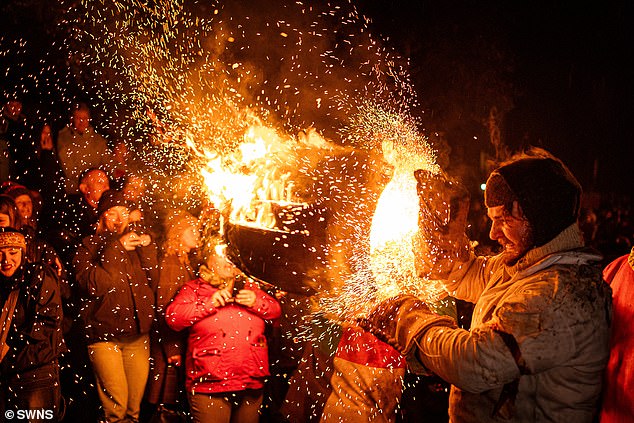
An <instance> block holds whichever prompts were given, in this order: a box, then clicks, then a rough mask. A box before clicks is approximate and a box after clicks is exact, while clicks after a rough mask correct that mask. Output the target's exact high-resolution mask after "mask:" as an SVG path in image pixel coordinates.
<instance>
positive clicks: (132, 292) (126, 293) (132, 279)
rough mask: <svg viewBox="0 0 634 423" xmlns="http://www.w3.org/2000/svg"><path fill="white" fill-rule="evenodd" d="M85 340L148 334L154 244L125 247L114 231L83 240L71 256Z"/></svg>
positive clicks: (154, 268)
mask: <svg viewBox="0 0 634 423" xmlns="http://www.w3.org/2000/svg"><path fill="white" fill-rule="evenodd" d="M73 265H74V268H75V275H76V278H77V284H78V287H79V290H80V295H81V297H82V300H81V301H82V307H81V312H80V315H81V319H82V321H83V323H84V325H85V327H86V335H87V337H88V342H89V343H93V342H98V341H108V340H111V339H112V338H114V337H121V336H134V335H140V334H147V333H149V332H150V327H151V326H152V319H153V318H154V290H153V287H154V284H155V283H156V281H157V280H158V265H157V259H156V246H155V244H154V243H152V244H150V245H149V246H147V247H138V248H137V249H136V250H134V251H126V250H125V249H124V248H123V246H122V245H121V243H120V242H119V236H116V235H91V236H88V237H86V238H84V239H83V240H82V243H81V245H80V246H79V247H78V248H77V253H76V254H75V259H74V260H73Z"/></svg>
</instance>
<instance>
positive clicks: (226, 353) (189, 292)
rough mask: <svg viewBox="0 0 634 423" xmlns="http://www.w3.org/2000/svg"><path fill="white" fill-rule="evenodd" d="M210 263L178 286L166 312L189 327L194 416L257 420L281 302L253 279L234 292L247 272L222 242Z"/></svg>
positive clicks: (176, 324)
mask: <svg viewBox="0 0 634 423" xmlns="http://www.w3.org/2000/svg"><path fill="white" fill-rule="evenodd" d="M208 269H209V272H208V274H207V275H205V277H204V278H202V277H201V278H198V279H195V280H193V281H190V282H188V283H186V284H185V285H184V286H183V287H182V288H181V289H180V290H179V292H178V293H177V294H176V296H175V297H174V299H173V301H172V303H171V304H170V305H169V306H168V307H167V310H166V313H165V319H166V321H167V324H168V325H169V326H170V327H171V328H172V329H174V330H177V331H180V330H183V329H185V328H189V337H188V341H187V356H186V359H185V368H186V372H187V378H186V383H185V386H186V389H187V392H188V398H189V402H190V409H191V412H192V416H193V419H194V422H205V423H210V422H213V423H215V422H218V423H220V422H226V423H228V422H230V421H231V422H245V423H248V422H254V423H257V421H258V419H259V414H258V410H259V408H260V405H261V404H262V388H263V387H264V379H265V377H267V376H268V375H269V364H268V346H267V343H266V338H265V336H264V328H265V320H272V319H276V318H278V317H280V314H281V309H280V305H279V304H278V302H277V301H276V300H275V299H274V298H272V297H271V296H269V295H268V294H267V293H265V292H264V291H262V290H261V289H259V288H258V286H257V284H256V283H255V282H254V281H251V280H246V282H245V285H244V288H242V289H236V290H235V291H237V292H234V289H233V288H234V284H235V282H236V280H240V278H242V277H243V275H242V274H241V273H240V271H239V270H238V269H236V267H235V266H234V265H233V264H232V263H231V262H230V261H229V260H228V259H227V258H226V256H225V255H224V253H223V252H222V251H221V250H220V249H219V248H216V250H215V254H214V255H212V257H211V258H210V259H209V261H208Z"/></svg>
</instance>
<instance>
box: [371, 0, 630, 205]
mask: <svg viewBox="0 0 634 423" xmlns="http://www.w3.org/2000/svg"><path fill="white" fill-rule="evenodd" d="M360 7H361V9H362V10H366V11H367V12H366V13H367V14H368V15H370V16H373V17H374V20H375V25H376V27H377V28H378V29H379V30H380V31H381V32H382V33H383V34H384V35H385V36H389V38H390V43H392V44H393V45H394V46H395V47H396V48H397V49H399V50H400V51H402V52H403V53H404V54H405V55H408V56H409V57H411V63H412V68H413V72H412V75H413V78H414V82H415V84H416V87H417V91H418V92H419V95H420V97H421V102H422V103H423V104H427V105H429V109H432V110H433V107H434V106H435V105H436V106H437V105H439V102H436V103H434V101H430V102H428V101H427V97H426V95H427V94H429V95H430V97H431V98H434V99H438V98H442V92H443V91H445V92H447V94H448V95H449V96H450V97H449V98H448V101H455V102H457V103H458V104H462V105H464V104H467V103H469V102H470V101H476V102H477V101H478V99H477V98H476V99H474V98H473V92H471V93H470V92H467V91H462V90H461V86H464V85H465V82H464V80H461V79H460V78H459V77H456V76H457V75H464V74H465V73H466V72H464V71H463V72H462V73H461V72H457V73H455V74H454V73H452V69H454V68H455V66H457V67H460V66H465V67H468V66H472V67H473V68H474V69H477V72H479V73H480V75H483V78H486V72H487V71H488V70H490V67H491V66H492V67H497V68H498V69H500V68H504V67H508V69H507V72H508V73H506V74H505V75H503V78H506V80H507V81H508V82H509V83H510V84H511V85H512V87H513V88H512V90H511V91H512V93H513V94H512V101H513V106H512V108H511V109H510V110H508V112H507V113H506V114H505V117H504V122H503V125H502V128H503V130H502V139H503V141H504V142H505V143H506V144H507V145H508V146H509V147H510V148H511V150H516V149H518V148H522V147H525V146H527V145H536V146H540V147H543V148H545V149H547V150H550V151H551V152H553V153H554V154H555V155H557V156H559V157H560V158H562V159H563V160H564V161H565V162H566V163H567V164H568V165H569V166H570V167H571V168H572V170H573V171H574V172H575V174H576V175H577V177H578V179H579V180H580V181H581V182H582V184H583V186H584V188H585V189H586V190H587V191H589V190H592V189H595V190H600V191H604V192H609V191H616V192H622V193H629V194H631V193H632V192H634V190H633V189H632V186H631V182H632V180H633V176H634V171H633V170H632V166H631V164H630V163H631V160H632V157H633V156H632V154H633V153H634V151H633V149H632V144H633V138H634V131H633V129H634V124H633V122H632V121H633V117H634V115H633V111H634V108H633V107H632V106H633V100H632V99H633V98H634V97H633V94H634V92H633V84H632V75H634V68H633V65H632V63H633V62H634V60H633V59H634V57H633V56H634V54H633V53H634V48H633V46H634V31H632V29H631V22H632V18H633V17H634V14H633V13H632V10H633V7H632V3H631V2H627V1H608V2H591V3H587V2H583V3H580V2H570V1H567V2H561V1H559V2H558V1H554V2H553V1H511V2H509V1H490V0H485V1H452V0H450V1H430V0H422V1H417V2H405V3H403V2H390V4H389V5H388V4H386V2H381V1H366V2H364V4H363V5H362V6H360ZM487 47H489V48H491V49H495V50H496V51H497V52H498V54H499V57H498V58H493V59H491V58H489V57H487V55H486V51H487ZM429 52H434V53H433V54H437V55H439V56H440V57H439V58H437V60H441V61H442V60H444V61H445V64H446V66H433V64H436V63H437V62H435V60H434V59H432V58H430V56H429V54H430V53H429ZM496 60H498V61H497V62H496ZM430 65H431V66H430ZM452 65H455V66H452ZM487 66H489V67H487ZM447 73H449V76H448V75H447ZM452 78H453V79H452ZM469 78H475V79H476V80H477V79H478V76H471V77H468V78H467V79H469ZM469 86H471V85H470V83H469ZM446 123H447V125H446V126H447V127H449V128H452V130H453V131H455V132H454V134H459V133H461V131H462V132H469V129H467V128H468V123H467V122H462V123H460V122H456V120H455V119H453V120H452V119H449V120H448V121H446ZM441 126H442V122H441ZM463 140H464V142H462V143H461V144H462V148H464V149H465V150H466V152H465V156H464V157H465V159H466V160H477V158H476V156H475V155H474V151H476V150H480V149H481V148H486V147H485V146H483V145H482V143H486V140H480V141H481V143H478V142H476V141H473V144H474V145H471V146H467V145H466V143H468V141H467V137H466V136H465V137H463ZM478 144H479V145H478ZM453 148H454V150H456V149H460V148H461V147H459V146H458V147H457V148H456V146H454V147H453ZM595 160H596V164H595ZM595 165H596V166H597V168H596V171H597V173H596V179H595V178H594V177H593V168H594V166H595Z"/></svg>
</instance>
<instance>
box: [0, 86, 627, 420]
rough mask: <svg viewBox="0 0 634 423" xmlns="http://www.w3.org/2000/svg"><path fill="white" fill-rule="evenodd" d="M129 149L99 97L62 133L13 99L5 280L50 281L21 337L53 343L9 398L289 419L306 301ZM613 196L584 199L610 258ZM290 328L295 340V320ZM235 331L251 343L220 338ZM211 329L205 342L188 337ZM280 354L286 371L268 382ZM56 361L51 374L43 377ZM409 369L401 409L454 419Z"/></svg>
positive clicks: (4, 133) (13, 337)
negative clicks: (212, 237)
mask: <svg viewBox="0 0 634 423" xmlns="http://www.w3.org/2000/svg"><path fill="white" fill-rule="evenodd" d="M129 157H130V154H129V151H128V146H127V144H126V143H125V142H115V143H108V141H106V139H105V138H104V137H103V136H101V135H100V134H99V133H98V132H97V131H96V130H95V129H94V127H93V126H92V125H91V115H90V109H89V107H88V106H87V105H85V104H78V105H77V106H76V107H74V108H73V109H72V110H71V111H70V119H69V123H68V125H65V126H64V127H63V128H61V129H59V130H56V128H55V126H54V124H53V123H51V122H44V121H41V122H37V121H35V122H34V121H32V120H31V119H30V118H29V117H27V116H25V114H24V113H23V112H22V104H21V102H20V100H19V99H17V98H10V99H9V100H8V101H7V102H6V103H5V104H4V106H3V108H2V116H1V117H0V183H1V184H2V185H1V186H0V228H2V232H0V259H1V260H2V267H3V275H4V276H3V277H5V278H7V280H8V281H13V283H16V282H15V280H14V279H15V278H16V277H18V276H19V277H23V276H22V275H27V276H28V277H29V278H31V279H29V282H28V284H27V285H28V286H33V288H32V290H36V291H38V292H43V291H42V289H45V292H46V293H47V296H44V294H41V295H40V298H39V300H38V301H39V303H38V304H40V305H41V304H42V302H43V301H47V304H49V307H39V308H38V307H33V306H32V304H30V303H27V302H25V303H24V304H22V305H20V304H21V303H20V302H19V301H18V306H17V307H18V309H19V310H22V308H20V307H23V308H24V311H21V313H22V314H21V318H18V319H17V320H16V321H15V324H16V325H18V324H19V325H20V326H18V327H17V328H16V329H15V332H14V333H11V332H9V336H8V338H7V339H8V340H7V342H6V346H8V348H9V349H10V350H11V349H14V350H15V349H16V348H24V345H25V342H26V345H27V346H28V345H31V344H33V345H34V344H35V341H29V340H28V339H31V338H33V339H36V338H38V331H40V332H39V333H50V334H51V335H50V336H48V338H47V339H38V342H41V343H44V344H46V345H47V347H46V348H41V349H40V351H45V352H46V354H42V353H40V354H39V355H36V356H35V358H32V360H40V361H39V362H38V365H36V366H28V365H24V363H25V361H24V360H25V358H24V355H18V354H15V352H13V353H12V352H11V351H9V353H8V355H7V356H6V357H7V358H6V359H4V360H3V361H2V372H3V378H4V379H5V380H6V381H8V382H5V383H0V388H2V390H3V391H2V392H0V396H1V397H2V401H0V408H1V410H0V411H4V410H6V409H10V408H11V407H13V408H15V407H22V408H28V407H32V408H37V407H41V408H46V409H49V408H50V409H51V410H54V412H55V413H56V415H57V416H58V418H59V419H60V420H62V421H68V422H75V421H108V422H116V421H144V420H146V419H147V418H149V416H150V415H151V414H152V413H154V412H155V411H156V410H158V409H162V408H167V409H168V410H170V411H171V412H174V413H184V412H189V411H192V414H193V417H194V421H205V422H209V421H212V420H211V419H212V418H215V416H220V415H224V417H222V419H221V420H218V421H227V422H228V421H229V420H228V419H230V418H231V417H230V416H231V414H232V413H236V414H235V415H236V416H239V417H236V418H240V419H242V420H240V421H257V420H258V418H261V419H268V420H267V421H271V422H273V421H283V419H284V417H283V416H282V413H280V411H279V408H280V407H281V405H282V402H283V401H284V395H281V394H280V393H281V392H285V390H286V389H287V388H288V380H289V377H290V376H289V375H290V374H291V373H292V372H293V371H294V370H295V369H296V368H297V366H298V364H299V357H300V356H301V354H302V352H301V351H296V349H297V348H298V346H297V343H294V342H293V340H294V339H295V338H296V332H297V329H298V327H297V326H298V321H299V320H301V319H302V318H303V315H304V314H306V313H307V312H308V305H306V303H307V298H301V299H299V300H296V299H292V300H291V297H292V295H287V296H286V297H284V296H283V295H284V294H283V293H280V292H279V291H275V290H274V289H271V290H270V291H269V292H265V291H263V290H261V289H260V287H259V286H258V285H257V284H256V283H255V282H254V281H253V280H249V279H248V278H247V279H248V280H247V282H246V283H244V281H243V278H245V275H244V274H242V273H241V272H240V271H239V270H238V269H236V268H235V267H234V266H233V265H232V264H231V262H229V261H228V260H226V257H225V255H224V253H223V252H222V248H221V247H222V245H221V244H222V243H221V242H219V241H218V240H217V239H216V241H215V242H213V243H212V244H205V245H203V243H202V240H201V223H202V222H201V220H203V219H202V218H203V217H204V216H201V213H204V211H202V212H201V211H200V210H192V209H191V207H189V206H188V204H186V203H175V202H167V203H165V202H161V201H159V200H158V199H157V197H156V196H155V193H154V192H152V189H151V188H150V186H149V183H148V180H147V179H146V178H145V176H144V174H145V170H144V169H142V168H134V169H133V166H131V165H130V162H129ZM599 204H600V205H599V206H598V207H594V208H591V207H585V208H583V209H582V213H581V217H580V220H579V225H580V228H581V229H582V231H583V234H584V238H585V241H586V244H587V245H589V246H592V247H595V248H596V249H598V250H599V251H600V252H602V253H603V255H604V257H605V258H604V260H605V264H607V263H609V262H610V261H612V260H613V259H615V258H616V257H618V256H621V255H623V254H626V253H628V252H629V251H630V250H631V248H632V243H633V239H634V237H633V236H634V231H633V229H632V223H631V203H629V202H628V201H627V199H624V198H618V199H615V198H606V199H605V201H603V202H600V203H599ZM469 221H470V227H469V230H470V232H471V233H470V235H471V239H473V240H476V241H478V243H479V245H478V247H477V248H478V249H477V251H478V252H479V253H480V254H486V253H491V252H495V249H496V248H497V247H496V245H494V243H492V242H491V240H490V239H489V230H490V229H489V226H488V225H489V223H488V219H487V216H486V209H485V208H484V207H483V206H482V203H481V201H479V200H478V199H475V200H474V201H473V203H472V206H471V214H470V216H469ZM212 226H213V225H212ZM210 245H211V246H210ZM205 249H206V250H205ZM5 250H6V251H7V253H5V252H4V251H5ZM203 250H204V251H203ZM11 251H19V255H20V258H19V260H17V262H16V263H17V264H16V265H15V266H14V268H11V269H9V267H8V266H9V265H8V264H7V272H6V273H5V272H4V267H5V264H4V263H5V261H6V262H9V261H10V258H5V257H9V255H10V254H11ZM16 254H17V252H16ZM204 257H206V258H207V260H205V259H204ZM37 266H40V267H37ZM10 270H12V271H10ZM25 272H26V273H25ZM15 275H17V276H15ZM37 275H41V276H37ZM38 278H39V279H38ZM38 281H39V282H38ZM241 282H242V285H241ZM38 283H39V285H38ZM43 284H44V285H43ZM51 284H53V285H51ZM239 285H240V286H239ZM43 286H46V287H48V288H43ZM183 286H184V288H183V289H181V287H183ZM3 292H4V291H3ZM20 295H22V294H20ZM24 295H33V294H26V293H25V294H24ZM9 297H10V295H9V292H8V291H7V292H6V293H3V295H2V298H1V299H2V300H3V302H4V301H6V302H7V303H8V298H9ZM29 298H30V297H29ZM33 298H36V297H33ZM172 300H173V301H172ZM280 304H281V308H280ZM294 304H303V306H302V309H301V310H299V311H298V310H294V309H293V307H294ZM459 306H460V304H459ZM466 308H467V309H468V306H467V307H466ZM25 313H27V314H28V313H36V314H38V313H39V315H41V316H44V317H45V320H46V322H45V323H38V322H37V319H36V320H32V321H29V319H28V318H25ZM280 314H282V316H281V322H282V324H283V325H285V326H284V328H282V330H280ZM291 314H293V318H292V319H291V318H289V316H290V315H291ZM459 314H460V312H459ZM465 314H468V313H465ZM166 316H167V317H168V318H167V320H166V319H165V317H166ZM27 317H28V316H27ZM287 320H288V321H287ZM463 320H466V321H468V317H467V318H465V319H463ZM271 321H275V324H273V325H271V324H270V323H271ZM9 322H10V320H9ZM266 322H268V323H269V324H266ZM462 323H463V324H464V326H466V327H468V322H467V323H464V322H462ZM29 325H31V326H29ZM37 325H40V326H37ZM289 328H290V329H292V330H293V332H294V333H293V335H292V336H291V337H289V336H288V334H287V333H284V332H285V331H286V330H288V329H289ZM201 330H202V331H203V332H200V331H201ZM59 334H63V339H62V337H61V336H59ZM227 336H229V338H230V339H232V340H233V341H236V342H233V341H232V343H228V342H227V340H224V341H223V340H222V339H221V338H223V337H227ZM29 337H31V338H29ZM25 339H27V340H26V341H25ZM201 340H204V342H205V343H206V344H205V347H204V348H199V349H198V350H197V349H196V348H187V345H189V346H190V347H192V346H196V345H198V344H200V343H201V342H202V341H201ZM237 340H241V341H244V342H237ZM269 343H270V344H271V349H270V351H271V357H270V359H269V358H268V357H267V351H268V350H269V349H268V347H267V345H268V344H269ZM207 344H208V345H207ZM228 344H231V348H230V349H231V350H232V351H233V354H234V355H233V356H231V357H230V358H227V357H226V356H223V354H225V353H227V351H223V348H225V349H226V346H227V345H228ZM209 345H211V346H212V347H209ZM281 345H287V346H288V348H287V347H280V346H281ZM3 347H4V341H3ZM236 351H238V352H237V353H236ZM3 357H4V354H3ZM219 360H222V362H223V363H224V364H223V366H222V367H218V362H219ZM269 361H270V363H271V369H272V370H279V372H274V374H273V375H271V377H269V378H268V379H267V377H268V376H269V371H268V367H269ZM201 366H202V370H201ZM51 368H54V369H56V370H55V371H54V372H51V371H50V369H51ZM185 368H187V370H188V371H187V373H186V372H185V371H184V369H185ZM205 369H206V370H205ZM207 371H209V372H211V373H214V372H216V373H217V375H216V376H217V378H216V379H217V380H216V381H214V382H213V383H212V382H209V381H206V382H205V383H202V382H201V381H200V377H198V376H197V375H198V374H199V373H200V372H207ZM196 372H198V373H196ZM50 374H53V375H54V376H53V378H52V379H50V378H49V379H47V378H46V377H44V376H46V375H50ZM200 374H202V373H200ZM205 374H206V373H205ZM214 374H215V373H214ZM43 375H44V376H43ZM5 376H6V377H5ZM229 376H230V377H229ZM25 377H27V378H28V377H31V378H34V380H37V381H41V380H44V379H46V380H45V381H44V382H45V383H44V382H42V383H43V384H42V385H41V386H44V387H47V389H48V388H50V387H51V386H53V387H55V386H61V389H60V390H59V392H57V391H56V390H51V389H48V390H49V391H50V392H49V393H51V395H43V394H42V392H43V390H42V389H32V384H28V383H26V384H22V383H20V384H16V383H17V382H15V381H16V380H18V379H20V380H23V379H24V378H25ZM42 378H44V379H42ZM265 380H266V381H267V382H266V383H265ZM11 381H14V382H11ZM405 381H406V389H405V392H404V394H403V399H402V404H401V414H400V417H399V418H400V419H401V420H402V421H407V416H416V413H417V411H416V410H419V409H420V408H421V406H423V407H425V408H426V409H427V410H428V412H429V413H430V415H432V414H434V416H435V417H434V418H436V419H438V420H437V421H443V419H444V418H445V417H446V400H447V389H448V385H447V384H445V383H444V382H443V381H442V380H440V379H438V378H434V377H431V378H422V379H421V378H417V377H414V376H413V375H411V374H409V373H408V374H406V375H405ZM38 383H39V382H38ZM185 386H186V387H187V392H186V391H185V389H184V387H185ZM16 387H19V389H18V392H17V393H16V392H15V389H16ZM8 392H12V394H11V395H9V394H8ZM201 393H202V394H205V395H203V396H201V395H199V394H201ZM188 396H189V397H188ZM417 396H418V398H417ZM262 403H264V408H263V410H264V411H261V417H259V414H258V413H257V411H258V409H261V405H262ZM190 405H191V410H190ZM209 410H213V413H209V412H208V411H209ZM220 411H222V413H221V412H220ZM436 414H437V415H436ZM227 416H228V417H227ZM218 418H220V417H218ZM410 418H412V417H410ZM414 418H415V417H414ZM213 421H216V420H213ZM232 421H234V420H232ZM260 421H262V420H260Z"/></svg>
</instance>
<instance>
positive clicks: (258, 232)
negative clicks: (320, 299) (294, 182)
mask: <svg viewBox="0 0 634 423" xmlns="http://www.w3.org/2000/svg"><path fill="white" fill-rule="evenodd" d="M270 205H271V207H272V211H273V213H274V215H275V218H276V222H275V227H274V228H270V229H269V228H262V227H260V226H255V225H250V224H249V223H227V224H226V225H225V237H226V240H227V243H228V249H227V252H228V254H229V257H230V258H231V260H232V261H233V262H234V263H236V265H237V266H238V267H240V268H241V270H242V271H244V272H245V273H247V274H248V275H250V276H253V277H255V278H258V279H261V280H263V281H265V282H268V283H270V284H272V285H275V286H276V287H278V288H280V289H282V290H284V291H288V292H292V293H297V294H308V295H310V294H314V293H316V291H317V290H318V289H317V287H318V286H319V285H320V282H319V281H320V279H321V278H323V277H324V274H325V271H326V258H325V255H326V248H325V245H326V223H327V216H326V214H327V212H326V211H325V210H324V209H323V208H320V207H319V206H318V205H311V204H307V203H288V202H271V203H270Z"/></svg>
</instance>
